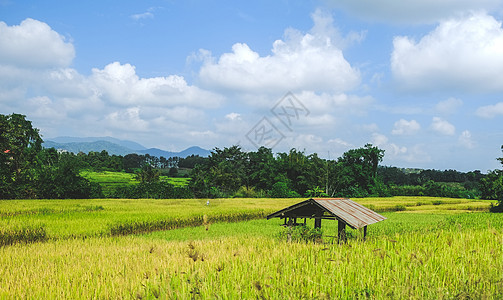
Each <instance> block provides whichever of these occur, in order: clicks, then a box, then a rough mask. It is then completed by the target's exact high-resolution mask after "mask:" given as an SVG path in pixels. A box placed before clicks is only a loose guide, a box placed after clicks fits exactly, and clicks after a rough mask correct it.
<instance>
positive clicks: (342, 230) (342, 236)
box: [337, 220, 346, 244]
mask: <svg viewBox="0 0 503 300" xmlns="http://www.w3.org/2000/svg"><path fill="white" fill-rule="evenodd" d="M337 227H338V228H337V231H338V234H337V241H338V242H339V244H340V243H345V242H346V223H344V222H343V221H340V220H339V221H338V226H337Z"/></svg>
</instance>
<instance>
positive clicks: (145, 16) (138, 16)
mask: <svg viewBox="0 0 503 300" xmlns="http://www.w3.org/2000/svg"><path fill="white" fill-rule="evenodd" d="M153 18H154V14H153V13H151V12H149V11H147V12H144V13H141V14H134V15H131V19H133V20H135V21H138V20H141V19H153Z"/></svg>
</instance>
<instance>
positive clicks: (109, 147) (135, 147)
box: [42, 136, 211, 158]
mask: <svg viewBox="0 0 503 300" xmlns="http://www.w3.org/2000/svg"><path fill="white" fill-rule="evenodd" d="M42 146H43V147H45V148H55V149H57V150H66V151H69V152H73V153H79V152H84V153H89V152H90V151H94V152H101V151H103V150H105V151H107V152H108V154H110V155H127V154H132V153H136V154H143V155H145V154H149V155H151V156H157V157H161V156H163V157H165V158H170V157H175V156H177V157H183V158H185V157H187V156H191V155H199V156H203V157H206V156H209V155H210V153H211V152H210V151H209V150H206V149H203V148H201V147H198V146H192V147H189V148H187V149H185V150H183V151H180V152H172V151H166V150H162V149H158V148H146V147H144V146H143V145H141V144H139V143H136V142H133V141H128V140H119V139H116V138H113V137H85V138H79V137H68V136H65V137H56V138H51V139H47V140H46V141H44V143H43V144H42Z"/></svg>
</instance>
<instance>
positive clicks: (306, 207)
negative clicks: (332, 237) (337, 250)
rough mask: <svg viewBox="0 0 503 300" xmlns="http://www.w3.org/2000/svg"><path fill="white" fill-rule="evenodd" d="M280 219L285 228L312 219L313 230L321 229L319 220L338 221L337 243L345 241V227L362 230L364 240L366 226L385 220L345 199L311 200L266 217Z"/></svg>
mask: <svg viewBox="0 0 503 300" xmlns="http://www.w3.org/2000/svg"><path fill="white" fill-rule="evenodd" d="M271 218H281V219H284V220H285V222H284V224H283V225H285V226H295V225H298V224H299V223H297V220H298V219H304V223H306V219H314V228H320V227H321V220H323V219H327V220H337V221H338V239H339V242H341V241H345V240H346V225H347V226H349V227H351V228H353V229H360V228H363V236H364V238H365V237H366V236H367V225H370V224H374V223H377V222H380V221H383V220H385V219H386V217H384V216H382V215H380V214H378V213H376V212H375V211H373V210H370V209H368V208H366V207H365V206H363V205H361V204H358V203H356V202H354V201H352V200H350V199H345V198H311V199H308V200H306V201H302V202H300V203H297V204H294V205H292V206H289V207H287V208H284V209H282V210H278V211H277V212H275V213H272V214H270V215H268V216H267V219H268V220H269V219H271Z"/></svg>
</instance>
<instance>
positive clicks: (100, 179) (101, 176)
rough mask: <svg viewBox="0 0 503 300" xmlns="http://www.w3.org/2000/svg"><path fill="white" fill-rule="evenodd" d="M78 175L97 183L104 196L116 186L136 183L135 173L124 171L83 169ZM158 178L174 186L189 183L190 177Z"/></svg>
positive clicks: (109, 193)
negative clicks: (91, 170)
mask: <svg viewBox="0 0 503 300" xmlns="http://www.w3.org/2000/svg"><path fill="white" fill-rule="evenodd" d="M80 175H81V176H82V177H84V178H86V179H87V180H89V181H91V182H96V183H99V184H100V185H101V188H102V190H103V194H104V195H105V196H109V195H111V193H112V192H113V191H114V190H116V189H117V188H121V187H124V186H127V185H130V184H137V183H138V181H137V180H136V179H135V174H133V173H126V172H111V171H103V172H90V171H83V172H81V173H80ZM160 180H161V181H166V182H168V183H171V184H173V185H174V186H186V185H188V184H189V180H190V178H178V177H168V176H160Z"/></svg>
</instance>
